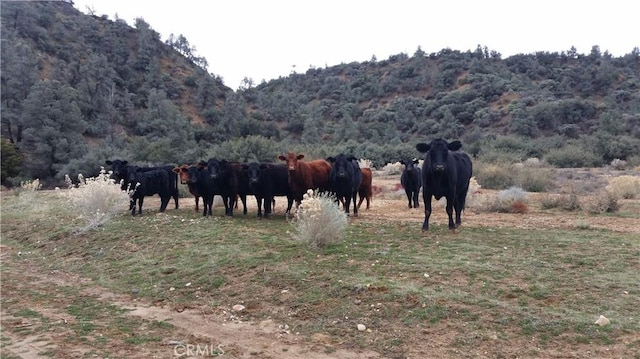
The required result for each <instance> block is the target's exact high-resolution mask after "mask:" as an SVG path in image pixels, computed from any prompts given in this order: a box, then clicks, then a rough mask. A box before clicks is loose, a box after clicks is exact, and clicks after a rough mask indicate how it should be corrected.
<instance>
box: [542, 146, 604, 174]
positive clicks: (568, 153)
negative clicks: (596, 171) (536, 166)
mask: <svg viewBox="0 0 640 359" xmlns="http://www.w3.org/2000/svg"><path fill="white" fill-rule="evenodd" d="M544 160H545V161H546V162H548V163H549V164H551V165H553V166H555V167H560V168H580V167H600V166H601V165H602V159H601V158H598V156H596V155H595V154H593V152H591V151H589V150H588V149H586V148H584V147H582V146H580V145H574V144H570V145H566V146H565V147H562V148H559V149H554V150H551V151H549V152H548V153H547V154H546V156H544Z"/></svg>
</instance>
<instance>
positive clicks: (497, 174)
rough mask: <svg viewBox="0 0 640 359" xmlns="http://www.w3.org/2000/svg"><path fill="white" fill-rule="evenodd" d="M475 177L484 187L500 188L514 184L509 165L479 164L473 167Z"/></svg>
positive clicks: (511, 169)
mask: <svg viewBox="0 0 640 359" xmlns="http://www.w3.org/2000/svg"><path fill="white" fill-rule="evenodd" d="M475 173H476V178H477V180H478V182H480V184H481V185H482V187H484V188H489V189H501V188H508V187H510V186H512V185H513V184H514V178H513V168H512V166H511V165H499V164H479V165H478V166H476V169H475Z"/></svg>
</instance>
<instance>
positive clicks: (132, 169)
mask: <svg viewBox="0 0 640 359" xmlns="http://www.w3.org/2000/svg"><path fill="white" fill-rule="evenodd" d="M105 163H106V164H107V165H109V166H111V171H112V172H113V173H112V178H113V179H114V180H115V181H116V182H120V183H121V186H120V188H121V189H122V190H123V191H128V190H132V189H133V186H132V185H131V180H132V179H133V178H134V176H135V173H136V172H147V171H153V170H157V169H161V170H163V171H165V172H167V174H169V182H170V183H169V186H170V188H171V197H173V200H174V202H175V208H176V209H178V206H179V203H178V198H179V197H180V193H179V191H178V174H177V173H175V172H174V171H173V169H174V168H175V166H171V165H167V166H158V167H138V166H132V165H129V163H128V161H126V160H113V161H109V160H107V161H105Z"/></svg>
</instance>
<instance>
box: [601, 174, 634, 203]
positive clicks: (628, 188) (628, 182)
mask: <svg viewBox="0 0 640 359" xmlns="http://www.w3.org/2000/svg"><path fill="white" fill-rule="evenodd" d="M607 190H609V191H611V192H613V193H614V194H615V195H616V196H618V197H619V198H625V199H632V198H637V197H640V177H639V176H629V175H624V176H618V177H613V178H611V179H610V180H609V185H608V186H607Z"/></svg>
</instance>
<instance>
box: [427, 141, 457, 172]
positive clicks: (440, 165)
mask: <svg viewBox="0 0 640 359" xmlns="http://www.w3.org/2000/svg"><path fill="white" fill-rule="evenodd" d="M460 147H462V144H461V143H460V141H453V142H451V143H447V141H445V140H443V139H435V140H433V141H431V143H430V144H426V143H418V144H417V145H416V149H417V150H418V151H419V152H421V153H426V157H425V161H428V163H429V170H432V171H436V172H441V171H444V170H445V169H446V166H447V159H448V158H449V151H457V150H459V149H460Z"/></svg>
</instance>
